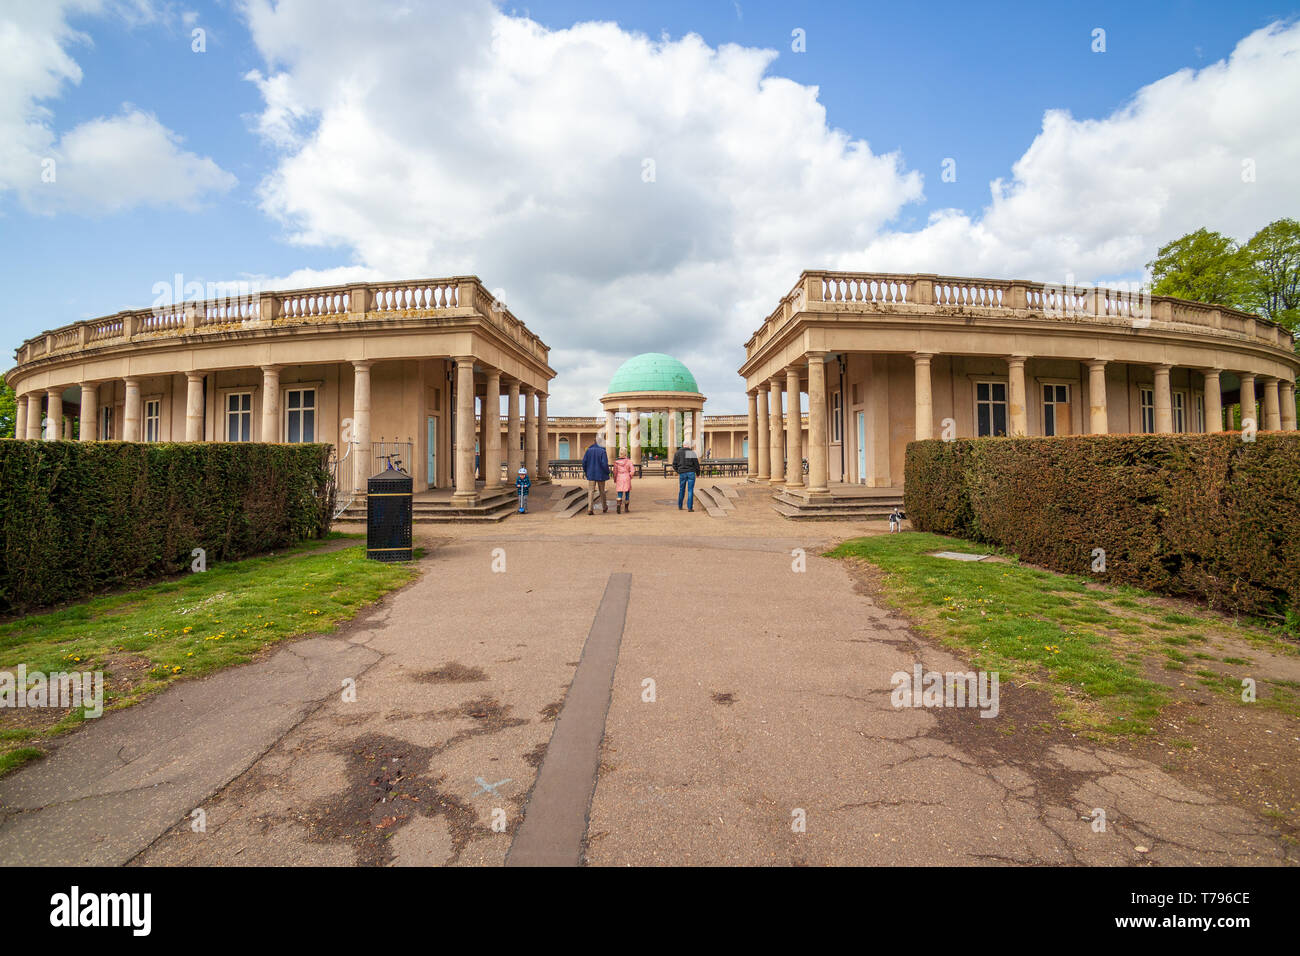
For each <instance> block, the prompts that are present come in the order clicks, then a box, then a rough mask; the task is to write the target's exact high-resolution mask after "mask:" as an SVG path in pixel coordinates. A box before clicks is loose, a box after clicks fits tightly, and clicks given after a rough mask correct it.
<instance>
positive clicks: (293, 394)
mask: <svg viewBox="0 0 1300 956" xmlns="http://www.w3.org/2000/svg"><path fill="white" fill-rule="evenodd" d="M284 406H285V415H286V421H285V428H284V434H285V441H287V442H290V443H291V444H295V445H296V444H299V443H301V442H313V441H315V440H316V389H314V388H291V389H289V394H288V396H287V397H286V400H285V403H284Z"/></svg>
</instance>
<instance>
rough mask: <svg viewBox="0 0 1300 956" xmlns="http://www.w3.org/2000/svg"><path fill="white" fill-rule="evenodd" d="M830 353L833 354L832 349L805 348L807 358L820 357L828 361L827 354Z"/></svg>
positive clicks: (804, 353)
mask: <svg viewBox="0 0 1300 956" xmlns="http://www.w3.org/2000/svg"><path fill="white" fill-rule="evenodd" d="M830 354H831V350H830V349H804V352H803V355H804V358H807V359H813V358H820V359H821V360H822V361H823V362H824V361H826V356H828V355H830Z"/></svg>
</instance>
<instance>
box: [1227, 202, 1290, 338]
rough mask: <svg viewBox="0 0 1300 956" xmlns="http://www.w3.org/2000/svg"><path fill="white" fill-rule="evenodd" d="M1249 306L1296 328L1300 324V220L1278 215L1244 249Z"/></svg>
mask: <svg viewBox="0 0 1300 956" xmlns="http://www.w3.org/2000/svg"><path fill="white" fill-rule="evenodd" d="M1241 255H1242V259H1243V263H1244V267H1245V278H1246V280H1247V293H1246V302H1247V307H1248V308H1249V309H1250V310H1251V311H1253V312H1258V313H1260V314H1261V315H1265V316H1268V318H1270V319H1272V320H1273V321H1274V322H1276V323H1278V324H1279V325H1281V326H1283V327H1284V328H1288V329H1291V330H1293V331H1294V330H1295V329H1296V327H1297V326H1298V325H1300V222H1296V221H1295V220H1294V219H1278V220H1276V221H1275V222H1270V223H1269V224H1268V225H1267V226H1265V227H1264V228H1263V229H1261V230H1260V231H1259V232H1257V233H1255V235H1253V236H1251V238H1250V241H1249V242H1247V243H1246V244H1245V245H1244V246H1243V247H1242V249H1241Z"/></svg>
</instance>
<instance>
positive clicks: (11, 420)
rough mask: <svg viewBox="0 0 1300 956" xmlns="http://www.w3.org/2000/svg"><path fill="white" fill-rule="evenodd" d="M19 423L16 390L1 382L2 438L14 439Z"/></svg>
mask: <svg viewBox="0 0 1300 956" xmlns="http://www.w3.org/2000/svg"><path fill="white" fill-rule="evenodd" d="M17 421H18V400H17V397H16V396H15V395H14V390H13V389H12V388H10V387H9V386H8V384H6V383H5V382H4V381H3V380H0V438H13V437H14V425H15V424H16V423H17Z"/></svg>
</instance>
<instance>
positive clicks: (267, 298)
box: [14, 276, 550, 368]
mask: <svg viewBox="0 0 1300 956" xmlns="http://www.w3.org/2000/svg"><path fill="white" fill-rule="evenodd" d="M440 313H441V314H449V315H457V316H464V315H468V314H477V315H479V316H481V317H482V318H483V319H484V320H486V321H487V322H488V323H489V324H490V325H492V326H493V327H494V328H496V329H497V330H499V331H500V332H502V333H503V334H505V335H506V336H507V337H509V338H510V339H511V340H513V341H514V342H515V343H517V344H518V345H519V346H520V347H522V348H523V349H524V350H525V351H527V352H528V353H529V354H531V355H532V356H534V357H535V358H537V359H539V360H540V361H541V362H543V363H546V362H547V361H548V356H549V352H550V349H549V348H548V347H547V346H546V345H545V344H544V343H543V342H542V340H541V339H540V338H538V336H537V335H535V334H534V333H533V332H531V331H529V329H528V328H527V327H526V326H525V325H524V324H523V323H522V322H521V321H520V320H519V319H517V318H515V316H514V315H513V314H512V313H511V312H510V310H509V309H507V308H506V307H505V306H504V305H502V304H501V303H500V302H497V301H496V300H495V299H494V298H493V296H492V294H491V293H490V292H488V290H487V289H486V288H484V286H483V284H482V282H481V281H480V280H479V279H478V278H477V277H474V276H460V277H455V278H450V279H421V280H407V281H397V282H376V283H368V284H364V285H348V286H327V287H321V288H315V289H292V290H287V291H272V292H261V293H258V294H255V295H242V296H239V295H236V296H230V297H225V298H217V299H206V300H195V301H185V302H181V303H176V304H169V305H165V306H156V307H153V308H148V309H135V310H130V311H125V312H118V313H116V314H114V315H109V316H103V317H102V318H97V319H87V320H85V321H82V322H75V323H73V324H71V325H66V326H62V327H61V328H57V329H53V330H50V331H48V332H45V333H43V334H41V335H38V336H35V337H34V338H31V339H28V340H27V341H25V342H24V343H23V344H22V345H21V346H19V347H18V349H17V350H16V351H15V353H14V356H15V360H16V364H17V365H18V367H19V368H21V367H23V366H24V365H28V364H30V363H32V362H36V361H40V360H54V359H59V358H64V357H67V356H69V355H70V354H73V353H76V352H79V351H88V350H94V349H106V348H113V347H116V346H123V345H127V344H129V343H133V342H139V341H152V340H156V339H167V338H181V337H187V336H199V337H203V336H217V335H228V334H231V333H238V332H242V331H249V332H253V331H263V332H264V331H266V330H280V329H284V330H286V331H289V330H292V329H294V328H295V327H308V326H321V325H325V324H331V325H332V324H337V325H346V324H347V323H355V322H366V321H373V320H401V319H412V318H424V317H436V316H437V315H439V314H440Z"/></svg>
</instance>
